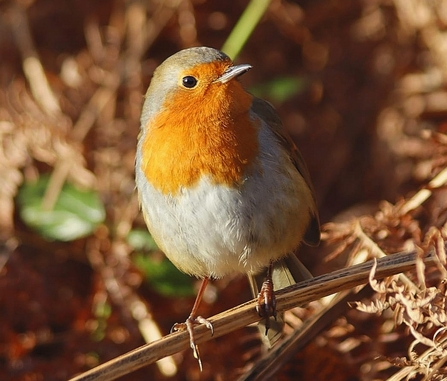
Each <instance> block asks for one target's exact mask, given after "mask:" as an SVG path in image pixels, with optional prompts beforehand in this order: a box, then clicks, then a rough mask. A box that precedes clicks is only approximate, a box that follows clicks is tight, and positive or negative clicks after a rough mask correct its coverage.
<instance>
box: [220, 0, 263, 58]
mask: <svg viewBox="0 0 447 381" xmlns="http://www.w3.org/2000/svg"><path fill="white" fill-rule="evenodd" d="M270 2H271V0H251V1H250V3H249V4H248V6H247V8H245V11H244V13H242V16H241V17H240V19H239V21H238V22H237V24H236V25H235V27H234V28H233V30H232V32H231V33H230V35H229V36H228V38H227V40H226V41H225V43H224V44H223V47H222V51H224V52H225V53H226V54H228V55H229V56H230V57H231V58H232V59H236V57H237V56H238V54H239V53H240V51H241V50H242V48H243V46H244V45H245V43H246V42H247V40H248V37H250V35H251V34H252V32H253V30H254V29H255V27H256V25H257V24H258V23H259V20H260V19H261V17H262V16H263V15H264V13H265V11H266V10H267V8H268V6H269V5H270Z"/></svg>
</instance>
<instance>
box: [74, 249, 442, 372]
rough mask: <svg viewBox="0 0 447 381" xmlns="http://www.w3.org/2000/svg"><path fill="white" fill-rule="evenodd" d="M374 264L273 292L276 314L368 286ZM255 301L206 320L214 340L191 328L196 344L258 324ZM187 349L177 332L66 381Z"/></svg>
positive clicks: (392, 264)
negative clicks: (208, 322) (210, 324)
mask: <svg viewBox="0 0 447 381" xmlns="http://www.w3.org/2000/svg"><path fill="white" fill-rule="evenodd" d="M416 260H417V254H416V252H415V251H412V252H409V253H406V252H404V253H398V254H394V255H390V256H387V257H385V258H380V259H378V260H377V265H378V266H377V270H376V272H375V278H376V279H381V278H384V277H387V276H391V275H394V274H398V273H401V272H404V271H408V270H411V269H414V268H415V265H416ZM423 261H424V263H425V264H426V265H433V264H435V259H434V256H433V255H431V256H428V257H427V258H424V259H423ZM373 264H374V261H368V262H365V263H362V264H359V265H355V266H351V267H349V268H346V269H341V270H337V271H334V272H332V273H329V274H325V275H321V276H318V277H315V278H312V279H309V280H306V281H304V282H300V283H298V284H295V285H293V286H290V287H287V288H285V289H283V290H279V291H277V292H276V303H277V305H276V307H277V311H278V312H281V311H284V310H289V309H291V308H294V307H297V306H301V305H303V304H306V303H309V302H311V301H314V300H318V299H321V298H323V297H325V296H328V295H331V294H334V293H336V292H340V291H344V290H349V289H352V288H353V287H356V286H360V285H364V284H367V283H368V277H369V275H370V271H371V268H372V266H373ZM255 306H256V301H255V300H251V301H249V302H247V303H244V304H241V305H239V306H237V307H234V308H232V309H230V310H227V311H224V312H222V313H220V314H218V315H215V316H213V317H211V318H209V319H208V320H209V321H210V322H211V323H212V324H213V327H214V336H212V335H211V332H210V330H209V329H207V328H206V327H205V326H204V325H203V324H202V325H198V326H196V327H195V328H194V335H195V339H196V342H197V344H200V343H203V342H205V341H208V340H210V339H212V338H213V337H214V338H217V337H220V336H223V335H225V334H227V333H229V332H232V331H235V330H236V329H240V328H243V327H245V326H247V325H250V324H253V323H256V322H258V321H259V320H260V317H259V316H258V313H257V312H256V307H255ZM187 348H189V336H188V333H187V332H176V333H173V334H170V335H167V336H165V337H163V338H162V339H160V340H157V341H155V342H153V343H150V344H146V345H143V346H141V347H139V348H137V349H134V350H133V351H130V352H128V353H126V354H124V355H122V356H120V357H118V358H116V359H113V360H110V361H108V362H106V363H104V364H102V365H99V366H97V367H96V368H93V369H91V370H89V371H87V372H85V373H82V374H81V375H79V376H76V377H74V378H72V379H71V380H69V381H93V380H94V381H106V380H107V381H110V380H115V379H116V378H118V377H121V376H123V375H125V374H128V373H130V372H133V371H135V370H137V369H139V368H142V367H144V366H146V365H149V364H152V363H153V362H155V361H157V360H159V359H161V358H163V357H166V356H169V355H173V354H174V353H177V352H180V351H182V350H184V349H187Z"/></svg>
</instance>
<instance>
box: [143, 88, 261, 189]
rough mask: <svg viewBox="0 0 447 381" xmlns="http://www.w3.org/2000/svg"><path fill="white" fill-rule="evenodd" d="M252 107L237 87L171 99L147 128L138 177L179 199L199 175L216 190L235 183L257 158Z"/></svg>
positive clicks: (246, 96) (185, 93) (180, 92)
mask: <svg viewBox="0 0 447 381" xmlns="http://www.w3.org/2000/svg"><path fill="white" fill-rule="evenodd" d="M232 100H233V101H232ZM251 102H252V96H251V95H250V94H248V93H247V92H245V91H244V90H243V88H242V86H241V85H240V84H239V82H237V81H231V82H229V83H227V84H220V83H212V84H211V85H210V86H208V87H207V89H206V92H201V93H200V92H198V93H192V92H188V91H181V90H179V91H178V92H176V93H175V94H173V95H171V97H170V98H168V99H167V100H166V102H165V107H164V108H163V111H162V112H160V114H159V115H158V116H157V117H156V118H154V119H153V120H150V121H149V123H148V125H147V126H145V128H146V129H147V131H146V134H145V136H144V141H143V144H142V156H143V157H142V171H143V172H144V174H145V176H146V178H147V180H148V181H149V182H150V183H151V184H152V185H153V186H154V187H155V188H156V189H158V190H159V191H161V192H163V193H165V194H168V193H170V194H177V193H178V192H179V190H180V188H181V187H191V186H193V185H194V184H196V183H197V182H198V181H199V179H200V178H201V177H202V176H203V175H208V176H210V178H211V179H212V181H214V182H215V183H217V184H227V185H232V184H235V183H239V182H240V181H241V180H242V178H243V176H244V174H245V173H246V171H247V170H249V167H250V166H251V165H252V164H253V162H254V161H255V158H256V156H257V153H258V139H257V135H258V128H259V123H254V122H253V121H252V120H251V119H250V116H249V109H250V106H251Z"/></svg>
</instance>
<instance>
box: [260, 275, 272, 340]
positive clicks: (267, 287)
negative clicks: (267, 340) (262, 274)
mask: <svg viewBox="0 0 447 381" xmlns="http://www.w3.org/2000/svg"><path fill="white" fill-rule="evenodd" d="M256 311H258V314H259V316H260V317H262V318H265V334H266V335H267V333H268V330H269V328H270V318H271V317H274V318H275V320H276V297H275V291H274V290H273V281H272V278H271V277H267V278H266V279H265V281H264V283H262V287H261V291H259V294H258V302H257V304H256Z"/></svg>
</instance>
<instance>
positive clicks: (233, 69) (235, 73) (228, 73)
mask: <svg viewBox="0 0 447 381" xmlns="http://www.w3.org/2000/svg"><path fill="white" fill-rule="evenodd" d="M251 68H252V66H251V65H247V64H242V65H236V66H230V67H229V68H228V69H227V70H225V72H224V73H223V74H222V75H221V76H220V77H219V78H217V79H216V80H215V81H214V82H220V83H227V82H228V81H231V80H232V79H233V78H236V77H239V76H240V75H242V74H244V73H246V72H247V71H249V70H250V69H251Z"/></svg>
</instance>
